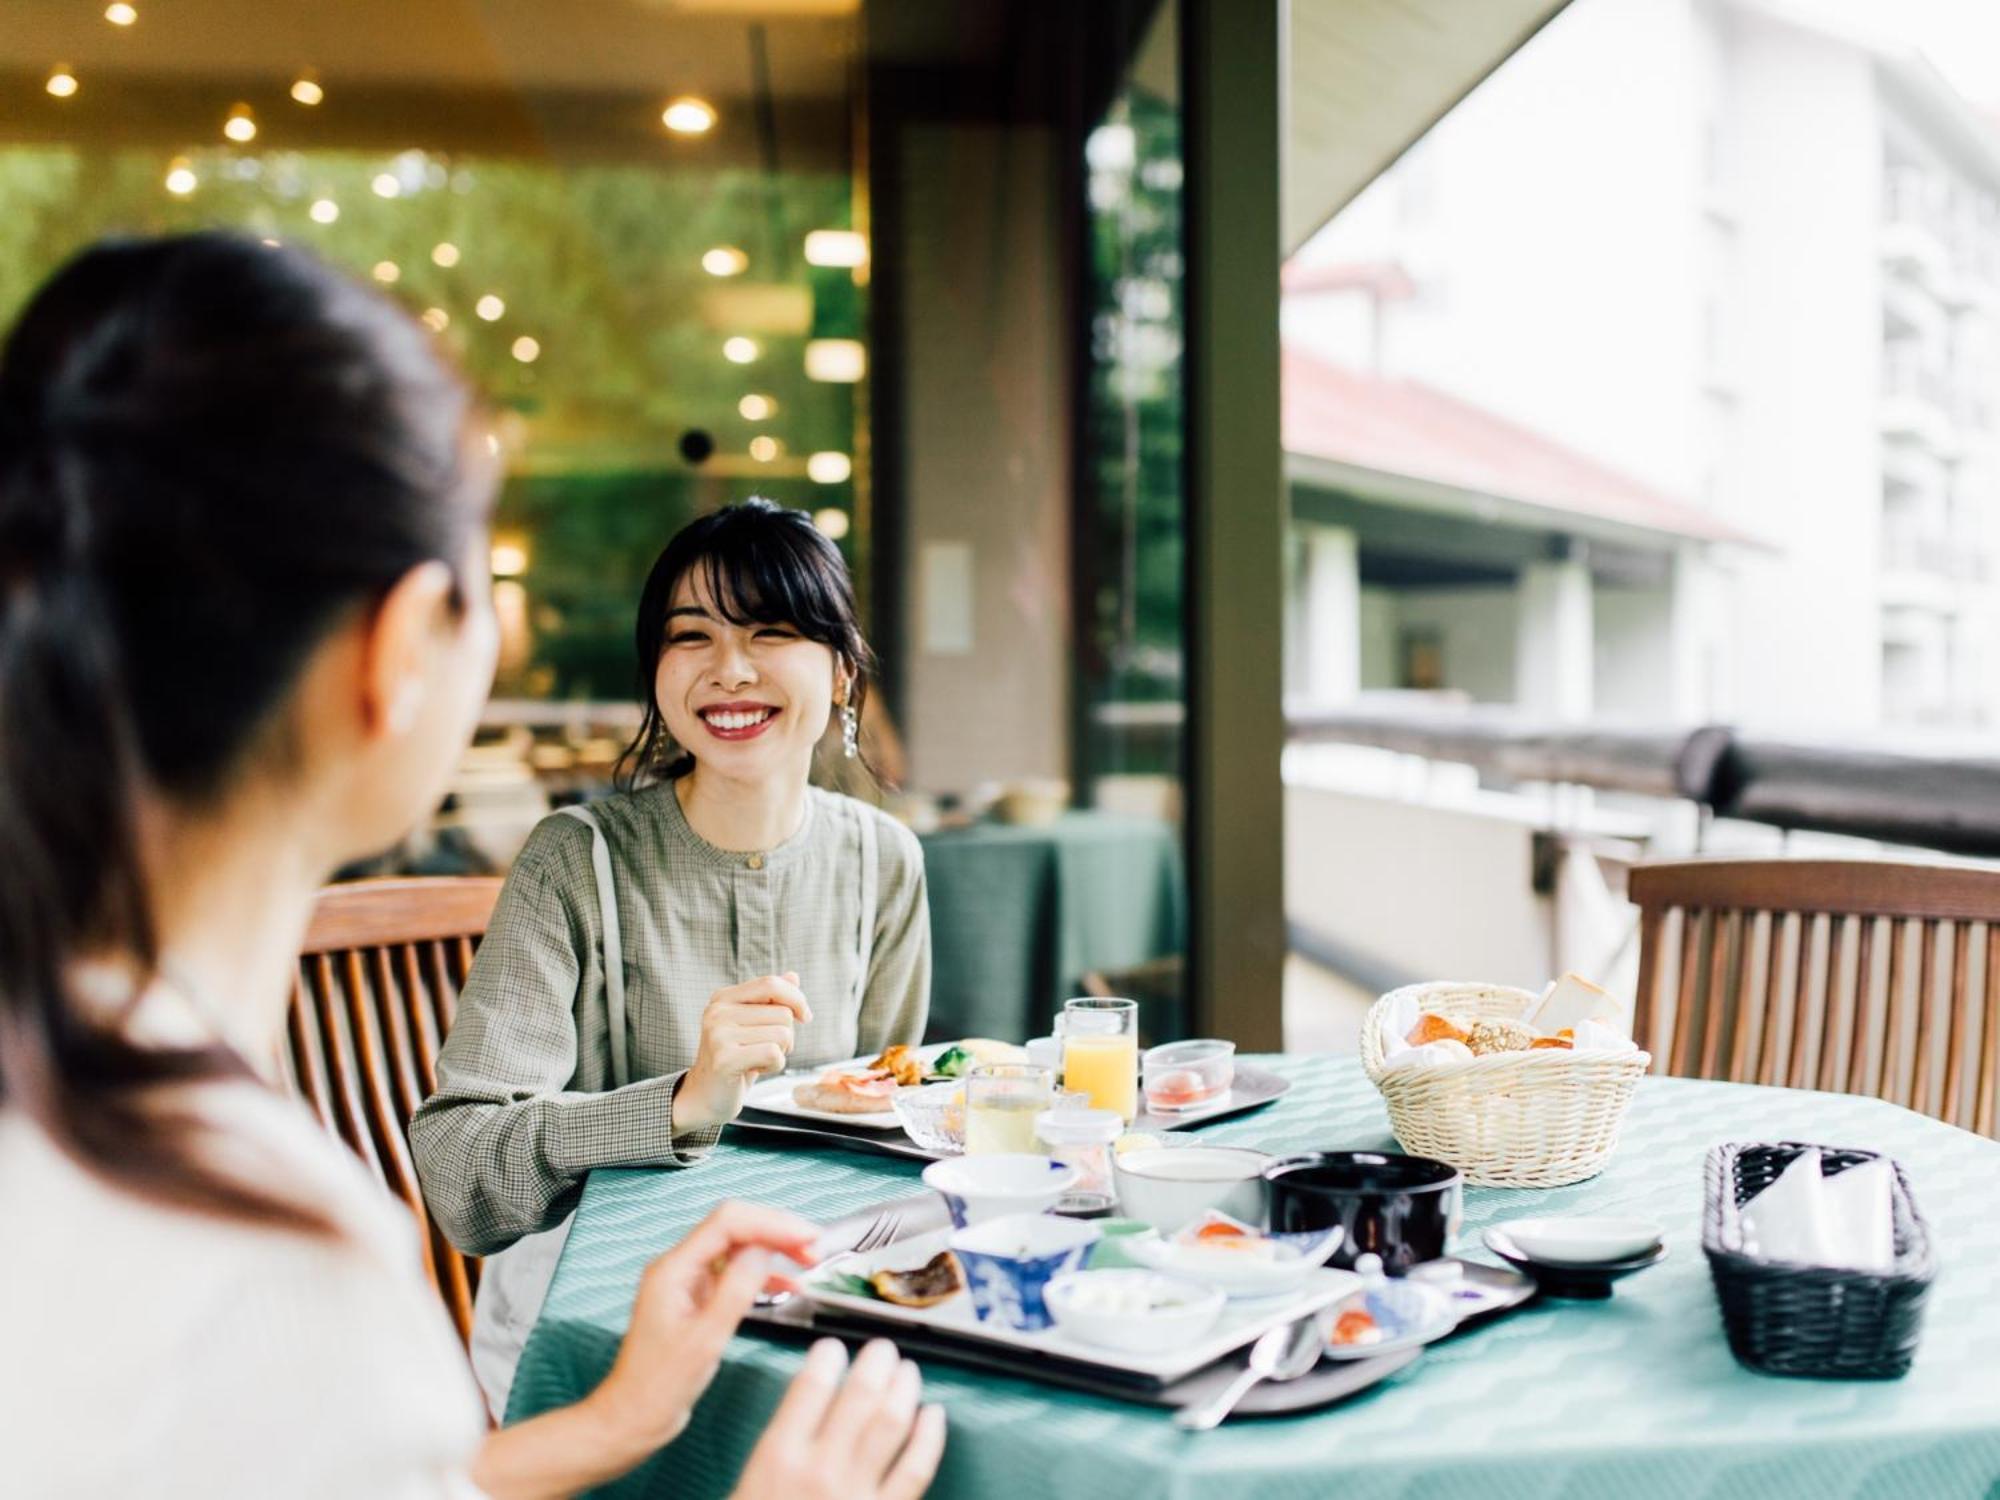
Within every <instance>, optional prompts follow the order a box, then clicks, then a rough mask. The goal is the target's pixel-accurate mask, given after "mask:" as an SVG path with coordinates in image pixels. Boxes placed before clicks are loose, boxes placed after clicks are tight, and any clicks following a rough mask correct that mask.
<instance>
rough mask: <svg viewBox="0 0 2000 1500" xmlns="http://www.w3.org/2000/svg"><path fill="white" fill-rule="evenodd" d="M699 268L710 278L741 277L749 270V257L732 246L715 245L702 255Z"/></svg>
mask: <svg viewBox="0 0 2000 1500" xmlns="http://www.w3.org/2000/svg"><path fill="white" fill-rule="evenodd" d="M701 268H702V269H703V270H704V271H706V272H708V274H709V275H711V276H741V275H742V274H743V273H744V272H745V271H747V270H748V269H749V268H750V257H749V256H747V255H745V254H744V253H743V252H742V251H741V250H738V249H737V248H736V247H735V246H734V245H717V246H716V247H715V248H714V249H713V250H707V251H704V252H703V253H702V257H701Z"/></svg>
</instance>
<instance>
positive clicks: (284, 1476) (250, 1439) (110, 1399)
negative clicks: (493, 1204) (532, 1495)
mask: <svg viewBox="0 0 2000 1500" xmlns="http://www.w3.org/2000/svg"><path fill="white" fill-rule="evenodd" d="M187 1097H188V1098H190V1099H191V1100H193V1101H195V1102H196V1103H197V1104H198V1106H199V1107H200V1108H201V1109H202V1111H203V1112H204V1113H205V1114H206V1115H208V1117H209V1118H210V1119H212V1120H214V1121H215V1122H216V1124H217V1125H218V1127H219V1128H220V1130H221V1131H222V1132H223V1134H222V1135H221V1137H220V1140H221V1142H222V1144H223V1147H224V1148H225V1149H226V1151H227V1158H226V1160H227V1162H228V1163H229V1167H230V1169H231V1170H232V1171H234V1170H237V1169H239V1168H240V1169H241V1170H243V1171H246V1172H249V1173H253V1174H254V1176H255V1180H257V1181H272V1180H275V1181H278V1182H280V1183H283V1184H287V1185H289V1186H290V1187H291V1188H293V1189H295V1190H296V1191H297V1192H299V1193H300V1194H302V1195H303V1196H305V1197H306V1198H307V1200H308V1201H309V1202H311V1203H313V1204H315V1205H317V1206H318V1207H319V1208H320V1209H321V1210H322V1211H323V1212H325V1213H326V1214H327V1215H328V1216H329V1217H331V1218H332V1219H333V1220H334V1221H335V1222H336V1223H338V1224H339V1225H340V1226H341V1227H342V1229H343V1231H344V1236H343V1238H342V1239H340V1240H332V1239H321V1238H308V1237H306V1236H303V1235H301V1234H299V1233H297V1232H294V1231H288V1230H274V1229H263V1228H256V1227H252V1226H246V1225H243V1224H239V1223H232V1222H230V1221H227V1220H223V1219H217V1218H212V1217H208V1216H205V1215H199V1214H190V1213H183V1212H176V1211H174V1210H171V1209H167V1208H163V1207H159V1206H156V1205H154V1204H152V1203H150V1202H147V1201H145V1200H143V1199H140V1198H136V1197H134V1196H132V1195H130V1194H128V1193H125V1192H122V1191H120V1190H118V1189H115V1188H113V1187H110V1186H108V1185H107V1184H105V1183H103V1182H101V1181H99V1180H98V1179H97V1178H96V1177H95V1176H93V1175H91V1174H89V1173H87V1172H85V1171H83V1170H82V1169H81V1168H79V1167H78V1166H77V1165H76V1164H75V1163H73V1162H72V1161H71V1160H70V1159H69V1158H68V1157H67V1156H65V1155H64V1154H63V1153H62V1152H60V1151H59V1150H57V1148H56V1147H55V1145H54V1143H53V1142H51V1141H50V1140H49V1139H48V1137H47V1136H46V1135H44V1134H43V1133H42V1131H41V1130H40V1129H39V1128H38V1127H37V1126H35V1125H34V1124H32V1123H31V1122H30V1121H28V1120H27V1119H25V1118H24V1117H22V1116H21V1115H20V1114H19V1112H18V1111H5V1110H0V1463H4V1465H5V1470H6V1480H5V1483H4V1484H3V1485H0V1488H5V1489H6V1490H7V1491H8V1492H9V1493H12V1494H20V1495H24V1496H26V1495H33V1496H36V1497H37V1500H69V1497H79V1500H80V1497H83V1496H92V1497H98V1496H118V1497H120V1500H141V1497H146V1500H151V1497H156V1496H160V1497H164V1496H173V1497H180V1496H187V1497H195V1496H200V1497H203V1500H211V1497H212V1500H233V1497H237V1496H244V1497H248V1496H257V1497H268V1496H273V1495H284V1496H287V1497H296V1500H309V1497H313V1500H316V1497H321V1496H325V1497H328V1500H332V1497H335V1496H338V1497H341V1500H349V1497H353V1496H361V1495H366V1496H371V1497H380V1500H417V1497H423V1500H438V1497H451V1500H468V1497H476V1496H477V1494H478V1491H477V1490H475V1489H474V1487H473V1486H472V1483H471V1481H470V1480H469V1479H468V1478H467V1477H466V1470H467V1467H468V1465H469V1464H470V1462H471V1460H472V1456H473V1453H474V1451H475V1450H476V1448H477V1446H478V1444H479V1442H480V1439H481V1436H482V1432H483V1427H484V1423H483V1420H482V1417H481V1412H480V1404H479V1399H478V1395H477V1393H476V1391H475V1388H474V1386H473V1383H472V1379H471V1375H470V1372H469V1370H468V1367H467V1365H466V1362H465V1356H464V1353H463V1352H462V1350H461V1349H460V1347H459V1345H458V1341H457V1338H456V1335H455V1334H454V1333H453V1331H452V1327H451V1324H450V1322H449V1320H448V1319H447V1318H446V1316H445V1312H444V1308H443V1307H442V1305H441V1304H440V1303H439V1301H438V1298H437V1294H436V1293H435V1292H433V1291H432V1290H431V1287H430V1285H429V1283H428V1281H427V1280H426V1279H425V1276H424V1273H423V1266H422V1263H421V1261H420V1260H419V1258H418V1254H417V1247H416V1244H415V1242H414V1240H413V1239H412V1236H413V1234H414V1233H415V1225H414V1224H413V1223H412V1222H411V1220H410V1219H409V1217H408V1215H407V1213H405V1212H404V1210H403V1209H402V1208H401V1206H400V1205H399V1204H397V1203H396V1202H395V1201H394V1200H392V1199H390V1198H389V1197H388V1196H387V1195H386V1194H385V1193H384V1192H383V1191H382V1189H381V1188H380V1186H379V1185H378V1184H376V1183H375V1182H374V1181H373V1180H372V1179H371V1178H370V1177H369V1176H368V1174H367V1173H366V1172H365V1170H364V1169H363V1168H362V1166H361V1164H360V1163H359V1162H357V1161H355V1160H354V1159H353V1158H352V1157H351V1156H350V1155H349V1154H348V1153H347V1152H346V1150H345V1149H344V1148H342V1147H341V1146H340V1144H339V1143H338V1142H336V1141H334V1140H332V1139H330V1138H329V1137H328V1136H327V1135H325V1134H324V1133H323V1132H322V1131H321V1130H320V1129H319V1126H318V1124H317V1122H316V1121H314V1120H313V1119H312V1117H311V1116H310V1115H308V1114H307V1113H306V1112H305V1110H304V1109H303V1107H301V1106H299V1105H297V1104H295V1103H293V1102H291V1101H289V1100H286V1099H284V1098H281V1097H279V1096H278V1095H276V1094H273V1093H270V1092H267V1091H266V1090H264V1089H261V1088H258V1087H255V1086H253V1085H250V1084H247V1083H219V1084H211V1085H202V1086H199V1087H197V1088H195V1089H192V1090H189V1091H188V1093H187ZM269 1173H275V1174H277V1175H276V1176H275V1178H274V1177H271V1176H267V1175H266V1174H269Z"/></svg>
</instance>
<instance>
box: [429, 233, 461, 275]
mask: <svg viewBox="0 0 2000 1500" xmlns="http://www.w3.org/2000/svg"><path fill="white" fill-rule="evenodd" d="M431 264H432V265H434V266H443V267H444V268H445V269H446V270H447V271H449V270H450V269H451V268H452V267H453V266H455V265H457V264H458V246H456V245H454V244H453V243H452V242H451V241H450V240H445V241H444V242H443V243H441V244H438V245H433V246H432V247H431Z"/></svg>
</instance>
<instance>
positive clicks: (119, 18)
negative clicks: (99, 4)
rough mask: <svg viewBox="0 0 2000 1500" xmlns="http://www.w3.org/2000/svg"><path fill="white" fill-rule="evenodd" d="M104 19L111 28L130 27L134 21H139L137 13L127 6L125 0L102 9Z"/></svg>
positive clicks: (119, 0)
mask: <svg viewBox="0 0 2000 1500" xmlns="http://www.w3.org/2000/svg"><path fill="white" fill-rule="evenodd" d="M104 19H105V20H107V21H109V22H110V23H111V24H112V25H113V26H130V25H131V24H132V23H133V22H134V21H136V20H138V19H139V12H138V11H137V10H136V9H135V8H134V7H132V6H130V5H127V4H126V3H125V0H118V3H117V4H116V5H107V6H105V7H104Z"/></svg>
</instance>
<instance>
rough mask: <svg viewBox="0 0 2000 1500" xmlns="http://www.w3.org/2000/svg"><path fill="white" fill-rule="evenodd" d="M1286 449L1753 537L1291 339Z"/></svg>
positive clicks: (1671, 528)
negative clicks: (1301, 346) (1302, 347)
mask: <svg viewBox="0 0 2000 1500" xmlns="http://www.w3.org/2000/svg"><path fill="white" fill-rule="evenodd" d="M1284 381H1285V387H1284V434H1285V451H1286V452H1287V453H1296V454H1300V455H1303V456H1307V457H1311V458H1322V459H1329V460H1331V461H1333V462H1335V463H1343V464H1351V465H1353V466H1354V467H1356V468H1361V469H1373V470H1376V471H1378V472H1381V473H1384V474H1395V475H1401V476H1403V477H1405V478H1409V479H1421V480H1429V481H1430V482H1432V483H1435V484H1443V485H1450V486H1452V487H1453V488H1455V489H1461V490H1467V491H1471V492H1473V493H1475V494H1480V495H1492V496H1496V497H1500V498H1504V499H1509V500H1518V501H1523V502H1525V503H1527V504H1530V505H1539V506H1544V507H1546V508H1548V509H1550V510H1558V511H1568V512H1570V513H1572V514H1574V515H1579V516H1591V517H1594V518H1596V519H1598V520H1603V521H1614V522H1618V523H1620V524H1622V525H1626V526H1636V527H1641V528H1643V529H1645V530H1647V531H1657V532H1664V533H1667V534H1669V535H1672V536H1684V537H1692V538H1696V539H1698V540H1701V541H1718V542H1748V543H1752V544H1753V545H1754V539H1753V538H1751V537H1749V536H1747V535H1745V534H1744V533H1743V532H1741V531H1739V530H1737V529H1736V528H1735V527H1733V526H1730V525H1728V524H1727V523H1725V522H1723V521H1722V520H1720V519H1719V518H1717V517H1715V516H1713V515H1710V514H1709V513H1708V512H1707V511H1705V510H1703V509H1701V508H1700V507H1699V506H1696V505H1692V504H1690V503H1689V502H1687V501H1685V500H1677V499H1675V498H1674V497H1672V496H1671V495H1666V494H1662V493H1661V492H1660V491H1658V490H1655V489H1653V488H1651V487H1650V486H1648V485H1645V484H1643V483H1641V482H1640V481H1639V480H1637V479H1634V478H1632V477H1631V476H1630V475H1627V474H1621V473H1619V472H1618V471H1617V470H1615V469H1611V468H1607V467H1606V466H1605V465H1603V464H1600V463H1598V462H1597V461H1596V460H1595V459H1592V458H1586V457H1585V456H1584V455H1583V454H1581V453H1578V452H1576V451H1575V450H1573V449H1570V448H1565V447H1563V446H1562V445H1561V444H1560V443H1557V442H1555V441H1554V440H1553V439H1550V438H1547V437H1544V436H1543V435H1542V434H1541V433H1539V432H1535V431H1533V430H1532V429H1530V428H1527V427H1523V426H1521V425H1520V424H1518V423H1516V422H1511V421H1509V420H1507V419H1506V418H1505V417H1501V416H1496V415H1495V414H1494V413H1492V412H1490V411H1487V410H1485V409H1484V408H1482V407H1477V406H1473V405H1471V404H1470V403H1468V402H1465V401H1461V400H1459V399H1458V398H1457V397H1456V396H1447V395H1446V394H1445V393H1444V392H1442V391H1439V390H1434V389H1433V388H1431V387H1430V386H1427V385H1422V384H1419V383H1418V382H1416V381H1413V380H1387V379H1384V378H1382V377H1380V376H1376V375H1368V374H1363V373H1362V372H1360V371H1357V370H1349V369H1344V368H1342V367H1340V366H1338V365H1332V364H1327V363H1325V362H1323V361H1321V360H1318V359H1315V358H1313V357H1312V356H1310V355H1306V354H1302V353H1300V352H1299V351H1297V350H1295V349H1286V350H1285V359H1284Z"/></svg>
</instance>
